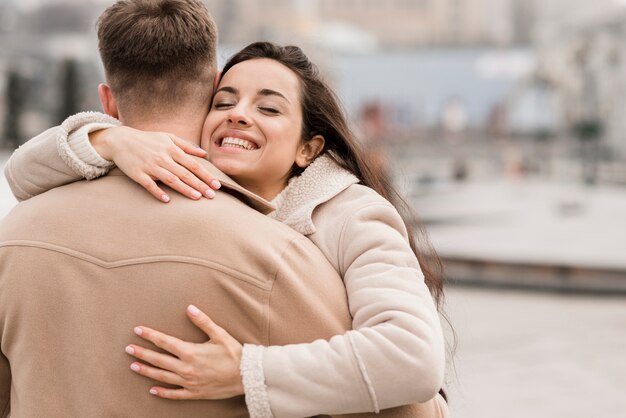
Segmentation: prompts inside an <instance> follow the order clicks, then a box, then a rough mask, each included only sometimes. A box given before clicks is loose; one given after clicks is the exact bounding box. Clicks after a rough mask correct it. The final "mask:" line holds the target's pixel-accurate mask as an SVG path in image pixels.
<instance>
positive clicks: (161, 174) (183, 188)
mask: <svg viewBox="0 0 626 418" xmlns="http://www.w3.org/2000/svg"><path fill="white" fill-rule="evenodd" d="M174 170H175V169H174ZM151 175H152V177H154V178H156V179H157V180H159V181H160V182H162V183H163V184H165V185H167V186H168V187H170V188H171V189H174V190H176V191H177V192H178V193H180V194H182V195H184V196H186V197H188V198H189V199H192V200H198V199H200V198H201V197H202V194H201V193H200V192H199V191H198V190H196V189H194V188H193V187H190V186H189V185H187V184H185V183H184V182H183V181H182V180H181V179H180V177H178V176H177V175H176V174H174V173H172V172H171V171H169V170H168V169H165V168H163V167H154V168H153V169H152V172H151Z"/></svg>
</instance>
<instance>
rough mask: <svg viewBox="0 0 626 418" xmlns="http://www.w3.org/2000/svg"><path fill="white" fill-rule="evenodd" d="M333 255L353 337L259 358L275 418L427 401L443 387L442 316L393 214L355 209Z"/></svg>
mask: <svg viewBox="0 0 626 418" xmlns="http://www.w3.org/2000/svg"><path fill="white" fill-rule="evenodd" d="M337 248H338V251H339V253H340V255H339V259H340V260H342V261H341V263H342V264H343V265H342V266H340V271H342V272H343V276H344V277H343V279H344V283H345V286H346V291H347V295H348V303H349V306H350V313H351V315H352V317H353V324H352V325H353V330H351V331H348V332H347V333H345V334H343V335H337V336H334V337H332V338H331V339H330V340H329V341H325V340H318V341H315V342H313V343H310V344H295V345H288V346H270V347H267V348H264V349H263V350H262V354H261V355H262V367H263V374H264V379H265V387H266V390H267V398H268V399H269V404H270V407H271V411H272V413H273V414H274V416H276V417H287V416H310V415H317V414H329V415H336V414H345V413H353V412H372V411H373V412H378V411H379V410H381V409H386V408H391V407H395V406H398V405H404V404H410V403H416V402H425V401H427V400H430V399H432V398H433V397H435V395H436V394H437V391H438V390H439V389H440V388H441V385H442V383H443V375H444V365H445V348H444V339H443V333H442V330H441V325H440V321H439V316H438V313H437V310H436V308H435V306H434V302H433V300H432V297H431V295H430V292H429V291H428V288H427V287H426V285H425V283H424V277H423V274H422V272H421V270H420V268H419V263H418V262H417V259H416V257H415V255H414V254H413V252H412V251H411V249H410V247H409V245H408V241H407V238H406V230H405V228H404V224H403V222H402V219H401V218H400V215H399V214H398V213H397V211H396V210H395V209H394V208H393V207H392V206H391V205H390V204H388V203H386V202H385V203H376V204H370V205H367V206H364V207H362V208H360V209H359V210H358V211H356V212H355V213H353V214H352V216H350V217H349V218H348V219H347V221H346V222H345V223H344V226H343V230H342V232H341V234H340V242H339V246H338V247H337Z"/></svg>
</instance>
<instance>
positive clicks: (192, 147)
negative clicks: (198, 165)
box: [168, 134, 206, 158]
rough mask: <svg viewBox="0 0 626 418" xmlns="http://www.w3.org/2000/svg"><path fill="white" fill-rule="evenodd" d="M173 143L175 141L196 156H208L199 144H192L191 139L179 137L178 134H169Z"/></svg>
mask: <svg viewBox="0 0 626 418" xmlns="http://www.w3.org/2000/svg"><path fill="white" fill-rule="evenodd" d="M168 135H169V137H170V139H171V140H172V142H173V143H175V144H176V145H177V146H178V147H179V148H180V149H182V150H183V151H185V152H186V153H187V154H191V155H195V156H196V157H202V158H204V157H206V151H205V150H203V149H202V148H200V147H199V146H197V145H194V144H192V143H191V142H189V141H186V140H184V139H182V138H179V137H177V136H176V135H172V134H168Z"/></svg>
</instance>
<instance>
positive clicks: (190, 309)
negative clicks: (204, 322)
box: [187, 305, 200, 316]
mask: <svg viewBox="0 0 626 418" xmlns="http://www.w3.org/2000/svg"><path fill="white" fill-rule="evenodd" d="M187 311H188V312H189V313H190V314H192V315H193V316H197V315H198V314H199V313H200V309H198V308H196V307H195V306H193V305H189V306H187Z"/></svg>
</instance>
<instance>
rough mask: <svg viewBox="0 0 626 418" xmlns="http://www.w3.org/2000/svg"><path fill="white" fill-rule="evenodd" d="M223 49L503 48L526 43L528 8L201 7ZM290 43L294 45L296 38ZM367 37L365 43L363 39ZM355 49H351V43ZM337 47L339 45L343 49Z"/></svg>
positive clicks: (399, 1)
mask: <svg viewBox="0 0 626 418" xmlns="http://www.w3.org/2000/svg"><path fill="white" fill-rule="evenodd" d="M206 3H207V5H208V6H209V8H210V9H211V11H212V12H213V14H214V15H215V17H216V19H217V20H218V23H219V29H220V36H221V40H222V42H225V43H236V44H241V43H246V42H249V41H250V40H253V39H270V40H281V41H284V40H285V39H290V40H292V41H293V42H302V41H304V40H311V39H313V40H325V39H327V37H328V35H329V33H330V34H331V35H332V34H335V35H336V37H335V38H334V40H333V41H334V42H336V43H338V44H342V43H345V42H346V39H352V40H354V39H362V40H363V42H365V43H366V44H368V45H369V44H371V39H375V40H376V43H377V44H378V45H379V46H381V47H385V48H388V47H392V48H413V47H423V46H429V47H432V46H469V45H472V46H476V45H481V46H507V45H511V44H524V43H527V42H528V41H529V40H530V33H531V28H532V25H533V22H534V3H533V2H532V1H528V0H206ZM294 36H295V37H296V38H294ZM368 36H369V38H368ZM353 44H356V42H353ZM340 46H341V45H340Z"/></svg>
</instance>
